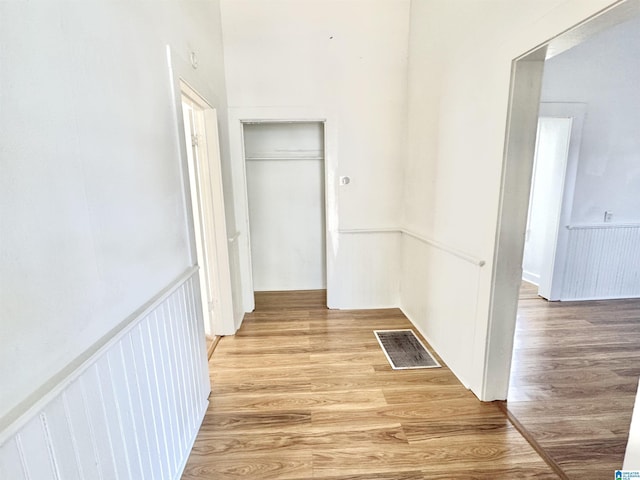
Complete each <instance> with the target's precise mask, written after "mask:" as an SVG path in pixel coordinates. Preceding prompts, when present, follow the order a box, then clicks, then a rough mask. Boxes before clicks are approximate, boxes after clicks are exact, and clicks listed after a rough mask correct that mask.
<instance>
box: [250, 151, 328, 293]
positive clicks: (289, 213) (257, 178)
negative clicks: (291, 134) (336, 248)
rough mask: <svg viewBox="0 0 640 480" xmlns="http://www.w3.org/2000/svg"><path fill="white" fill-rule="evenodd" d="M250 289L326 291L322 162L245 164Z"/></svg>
mask: <svg viewBox="0 0 640 480" xmlns="http://www.w3.org/2000/svg"><path fill="white" fill-rule="evenodd" d="M246 171H247V192H248V197H249V222H250V230H251V233H250V234H251V263H252V270H253V288H254V290H256V291H264V290H314V289H322V288H326V284H327V281H326V252H325V220H324V162H323V161H319V160H266V161H263V160H255V161H249V160H248V161H247V163H246Z"/></svg>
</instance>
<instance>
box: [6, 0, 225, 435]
mask: <svg viewBox="0 0 640 480" xmlns="http://www.w3.org/2000/svg"><path fill="white" fill-rule="evenodd" d="M219 22H220V20H219V8H218V5H217V3H216V2H208V3H203V2H162V3H153V4H151V3H139V2H134V3H126V4H125V3H113V2H101V1H96V2H90V3H81V2H48V3H42V2H37V3H36V4H33V3H24V2H3V3H2V4H1V5H0V42H1V45H2V48H0V78H2V82H1V84H0V98H1V99H2V100H1V102H2V108H1V109H0V145H1V147H0V148H1V149H2V152H1V171H2V173H1V174H0V192H1V195H2V201H1V202H0V218H1V225H0V232H1V235H0V241H1V245H0V251H1V252H2V254H0V272H1V273H0V275H1V277H0V282H1V285H0V309H1V323H0V384H1V385H2V395H0V419H1V420H0V429H2V428H3V427H4V426H6V423H7V422H9V421H11V420H12V418H13V417H14V416H15V415H16V414H17V413H19V412H20V411H21V409H24V407H25V406H26V405H28V404H29V403H30V402H32V401H33V400H35V398H37V397H39V396H40V395H41V394H42V391H43V389H45V390H46V389H47V388H50V387H51V384H48V385H44V384H45V382H47V381H48V380H50V379H52V378H53V379H54V380H55V378H56V374H57V373H58V372H60V371H62V370H63V369H64V368H65V367H66V366H68V365H70V364H72V363H73V362H74V361H75V360H76V359H77V358H78V357H79V356H81V355H82V354H83V353H84V352H86V351H87V349H89V348H90V347H91V346H92V345H94V343H95V342H96V341H98V340H99V339H101V338H102V337H103V336H105V334H107V332H109V331H110V330H112V329H114V328H115V327H117V326H118V325H119V324H120V323H121V322H123V321H124V320H125V319H126V318H127V317H128V316H129V315H131V314H132V313H133V312H134V311H135V310H136V309H138V308H139V307H140V306H141V305H143V304H144V303H145V302H147V301H148V300H149V299H150V298H152V297H153V296H154V295H155V294H157V293H158V292H159V291H160V290H161V289H162V288H164V287H165V286H166V285H167V284H169V283H170V282H171V281H173V280H174V279H175V278H176V277H177V276H178V275H180V274H181V273H183V272H184V270H185V269H186V268H187V267H188V266H189V265H190V264H191V259H190V253H189V240H188V235H187V220H186V215H185V205H184V194H183V182H182V179H181V171H180V151H179V145H178V127H177V125H178V124H177V117H176V114H175V111H174V109H175V97H173V96H172V91H171V85H170V83H171V79H170V76H169V70H168V64H167V51H166V45H167V44H168V45H170V46H171V49H172V55H173V58H174V61H175V62H174V66H175V67H176V68H179V69H180V71H182V72H183V73H185V75H186V79H187V80H188V81H189V82H190V83H192V84H193V86H194V87H196V89H197V90H199V91H200V93H201V94H202V95H204V96H205V97H206V98H207V99H208V100H209V101H210V102H211V103H212V104H213V105H214V106H217V107H219V108H220V110H219V111H221V112H224V111H225V107H226V105H225V101H224V100H225V83H224V73H223V61H222V59H223V52H222V46H221V36H220V27H219V24H220V23H219ZM194 50H195V51H196V52H197V55H198V61H199V67H198V70H192V69H191V68H189V69H188V70H184V69H182V67H178V66H179V65H189V64H188V61H187V60H186V59H188V57H189V53H190V52H191V51H194ZM220 123H221V128H222V130H223V133H224V132H226V126H225V123H226V117H225V116H224V115H223V117H222V118H221V122H220ZM225 151H226V152H227V153H228V144H227V143H225V144H223V153H224V152H225ZM230 216H231V217H232V215H230ZM230 231H233V229H230ZM30 396H31V398H29V397H30ZM12 409H14V410H13V412H12V413H9V412H11V411H12Z"/></svg>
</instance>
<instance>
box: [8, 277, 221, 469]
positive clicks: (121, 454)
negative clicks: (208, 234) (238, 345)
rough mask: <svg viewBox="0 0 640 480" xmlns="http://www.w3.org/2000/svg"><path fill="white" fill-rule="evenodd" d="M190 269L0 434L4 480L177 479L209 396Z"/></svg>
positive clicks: (199, 322) (201, 333) (202, 333)
mask: <svg viewBox="0 0 640 480" xmlns="http://www.w3.org/2000/svg"><path fill="white" fill-rule="evenodd" d="M194 272H195V270H192V271H191V273H190V274H189V276H187V277H185V279H183V280H180V281H179V283H178V284H177V285H175V286H174V287H173V288H172V289H170V290H169V292H168V293H167V294H166V295H165V297H164V298H161V299H159V300H157V302H158V305H157V306H156V307H154V308H153V309H152V310H150V311H146V312H145V313H144V314H143V315H142V316H140V317H139V318H137V319H134V320H133V321H132V323H130V324H129V326H127V327H125V329H124V330H122V331H120V333H118V334H117V335H116V336H115V337H114V338H112V339H111V340H109V341H108V343H107V344H106V346H105V347H103V348H102V349H101V350H99V351H98V353H97V354H95V355H94V356H92V357H90V358H89V360H87V362H86V363H84V364H83V365H82V366H81V367H80V368H79V369H78V370H76V371H75V372H74V373H73V374H72V375H71V377H70V378H68V379H66V380H65V381H64V384H62V385H60V386H59V387H55V389H54V391H55V392H56V393H52V394H51V395H50V398H47V399H46V400H43V401H42V405H41V406H40V408H39V409H36V410H34V411H32V412H31V413H30V415H28V416H24V417H21V418H20V419H19V420H18V421H17V423H16V424H15V425H12V426H11V427H10V428H11V430H12V431H13V432H14V433H13V434H10V435H7V433H6V431H5V432H2V434H1V435H2V436H1V437H0V472H2V473H3V475H5V476H3V477H1V478H3V479H4V478H7V479H11V480H13V479H16V480H20V479H21V478H28V479H38V480H41V479H42V480H47V479H52V480H62V479H64V480H67V479H85V478H86V479H92V480H93V479H96V480H97V479H101V480H112V479H122V480H124V479H130V480H144V479H149V480H169V479H177V478H179V475H180V474H181V471H182V468H184V464H185V462H186V460H187V458H188V455H189V452H190V449H191V446H192V445H193V441H194V440H195V435H196V434H197V431H198V428H199V426H200V422H201V421H202V418H203V417H204V412H205V410H206V407H207V404H208V401H207V397H208V394H209V391H210V387H209V383H208V375H207V362H206V351H205V350H206V349H205V343H204V325H203V324H202V321H201V319H200V318H199V317H198V315H196V314H195V312H197V311H198V310H197V309H196V303H197V302H198V298H197V297H196V292H197V291H198V290H197V289H196V288H195V287H194V285H193V284H194V282H197V276H194ZM167 400H169V401H167ZM21 452H22V453H21ZM23 469H24V470H25V471H26V472H27V473H26V474H25V475H23V473H22V472H23Z"/></svg>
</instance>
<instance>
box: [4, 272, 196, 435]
mask: <svg viewBox="0 0 640 480" xmlns="http://www.w3.org/2000/svg"><path fill="white" fill-rule="evenodd" d="M197 272H198V266H193V267H189V268H188V269H187V270H186V271H185V272H184V273H183V274H182V275H180V276H179V277H178V278H176V279H175V280H174V281H173V282H171V283H170V284H169V285H167V286H166V287H165V288H164V289H162V290H161V291H160V292H158V294H157V295H155V296H154V297H153V298H151V299H150V300H149V301H148V302H147V303H145V304H144V305H142V306H141V307H140V308H139V309H137V310H136V311H135V312H133V313H132V314H131V315H129V316H128V317H127V318H125V319H124V320H123V321H122V322H121V323H120V324H119V325H118V326H117V327H116V328H114V329H113V330H111V331H110V332H108V333H107V334H106V335H104V336H103V337H102V338H100V339H99V340H98V341H97V342H95V343H94V344H93V345H92V346H90V347H89V348H88V349H87V350H85V351H84V352H83V353H82V354H81V355H79V356H78V357H77V358H76V359H75V360H74V361H72V362H71V363H70V364H69V365H67V367H65V368H64V369H63V370H61V371H60V372H59V373H58V374H56V375H54V376H53V377H52V378H50V379H49V380H48V381H47V382H46V383H45V384H44V385H42V386H41V387H40V388H39V389H38V390H36V391H35V392H34V393H33V394H32V395H30V396H29V398H28V399H27V400H25V401H24V402H23V403H21V404H20V405H18V406H17V407H16V408H15V409H14V410H12V412H9V414H8V415H7V416H5V419H7V418H8V421H7V422H6V423H5V420H4V419H3V422H2V423H0V445H3V444H4V443H5V442H6V441H7V440H8V439H9V438H11V437H12V436H14V435H15V434H16V433H18V431H19V430H21V429H22V428H23V427H24V426H25V425H26V424H27V422H29V421H30V420H31V419H32V418H33V417H34V416H35V415H37V414H38V412H40V411H41V410H43V409H44V408H45V407H46V406H47V405H48V404H49V403H50V402H51V401H52V400H53V399H55V398H56V397H57V396H58V395H60V394H61V393H62V392H63V391H64V390H65V389H66V388H67V387H68V386H69V385H70V384H71V383H73V382H74V381H76V380H77V379H78V378H80V376H81V375H82V374H83V373H84V372H85V371H86V370H87V369H89V368H90V367H91V366H93V365H94V364H95V362H96V361H97V360H98V359H99V358H100V357H101V356H102V355H103V354H104V353H105V352H107V351H108V350H109V349H111V347H113V346H114V345H115V344H116V343H118V342H119V341H120V340H122V338H124V337H125V336H126V335H127V334H128V333H129V332H130V331H131V330H132V329H134V328H135V327H136V326H137V325H138V324H139V323H140V322H141V321H142V320H143V319H144V318H145V317H146V316H147V315H148V314H149V313H151V312H152V311H154V310H155V309H156V308H157V307H158V306H159V305H161V304H162V303H163V302H164V301H165V300H167V299H168V298H169V297H170V296H171V295H172V294H173V293H174V292H175V291H176V290H178V288H180V287H181V286H182V285H183V284H184V283H185V282H186V281H187V280H189V279H190V278H191V277H192V276H193V275H195V274H196V273H197ZM34 398H37V400H35V401H32V399H34ZM25 403H29V405H28V406H27V405H25ZM17 411H19V413H17ZM14 412H16V413H14ZM11 417H13V419H12V418H11Z"/></svg>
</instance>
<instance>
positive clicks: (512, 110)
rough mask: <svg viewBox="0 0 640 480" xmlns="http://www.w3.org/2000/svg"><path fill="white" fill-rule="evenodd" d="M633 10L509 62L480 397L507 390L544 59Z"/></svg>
mask: <svg viewBox="0 0 640 480" xmlns="http://www.w3.org/2000/svg"><path fill="white" fill-rule="evenodd" d="M638 14H640V1H639V0H627V1H620V2H616V3H615V4H613V5H611V6H610V7H608V8H606V9H604V10H603V11H601V12H599V13H597V14H595V15H593V16H591V17H589V18H587V19H585V20H584V21H582V22H581V23H580V24H578V25H577V26H575V27H573V28H571V29H569V30H568V31H565V32H563V33H561V34H559V35H558V36H556V37H553V38H551V39H549V40H547V41H546V42H544V43H543V44H541V45H539V46H537V47H535V48H533V49H532V50H530V51H528V52H526V53H524V54H522V55H521V56H519V57H517V58H515V59H514V60H513V62H512V68H511V83H510V90H509V102H508V114H507V126H506V135H505V147H504V155H503V163H502V178H501V182H500V196H499V205H498V217H497V228H496V239H495V247H494V256H493V268H492V278H491V290H490V296H489V318H488V331H487V340H486V354H485V359H484V377H483V381H482V388H481V395H480V397H481V398H482V399H485V400H494V399H501V400H504V399H506V398H507V394H508V390H509V376H510V372H511V358H512V356H513V339H514V334H515V327H516V316H517V311H518V298H519V288H520V283H521V281H522V254H523V251H524V236H525V231H526V221H527V212H528V209H529V192H530V189H531V175H532V170H533V157H534V152H535V137H536V131H537V121H538V108H539V104H540V93H541V88H542V74H543V70H544V61H545V59H547V58H551V57H552V56H554V55H557V54H559V53H562V52H564V51H566V50H568V49H569V48H572V47H574V46H576V45H578V44H580V43H582V42H584V41H585V40H587V39H588V38H591V37H593V36H594V35H596V34H597V33H599V32H601V31H602V30H605V29H606V28H609V27H612V26H614V25H617V24H619V23H622V22H624V21H625V20H627V19H630V18H632V17H634V16H637V15H638Z"/></svg>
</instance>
